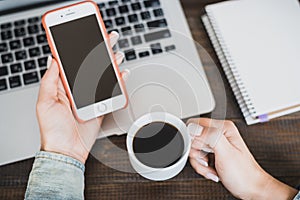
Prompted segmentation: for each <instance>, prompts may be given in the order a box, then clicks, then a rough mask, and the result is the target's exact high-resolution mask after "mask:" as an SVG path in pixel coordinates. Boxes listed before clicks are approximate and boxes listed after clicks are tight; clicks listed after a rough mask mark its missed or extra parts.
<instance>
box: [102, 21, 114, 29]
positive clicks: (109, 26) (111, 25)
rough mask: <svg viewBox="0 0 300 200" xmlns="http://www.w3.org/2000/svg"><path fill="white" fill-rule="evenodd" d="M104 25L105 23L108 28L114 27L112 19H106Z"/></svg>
mask: <svg viewBox="0 0 300 200" xmlns="http://www.w3.org/2000/svg"><path fill="white" fill-rule="evenodd" d="M104 25H105V27H106V28H112V27H113V22H112V20H110V19H108V20H104Z"/></svg>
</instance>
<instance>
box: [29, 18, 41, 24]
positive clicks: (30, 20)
mask: <svg viewBox="0 0 300 200" xmlns="http://www.w3.org/2000/svg"><path fill="white" fill-rule="evenodd" d="M27 21H28V23H29V24H32V23H37V22H38V21H39V17H31V18H29V19H28V20H27Z"/></svg>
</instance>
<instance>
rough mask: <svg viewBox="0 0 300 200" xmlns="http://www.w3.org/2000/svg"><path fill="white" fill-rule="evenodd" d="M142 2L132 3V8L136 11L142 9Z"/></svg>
mask: <svg viewBox="0 0 300 200" xmlns="http://www.w3.org/2000/svg"><path fill="white" fill-rule="evenodd" d="M141 8H142V7H141V4H140V3H139V2H136V3H133V4H131V9H132V10H134V11H136V10H141Z"/></svg>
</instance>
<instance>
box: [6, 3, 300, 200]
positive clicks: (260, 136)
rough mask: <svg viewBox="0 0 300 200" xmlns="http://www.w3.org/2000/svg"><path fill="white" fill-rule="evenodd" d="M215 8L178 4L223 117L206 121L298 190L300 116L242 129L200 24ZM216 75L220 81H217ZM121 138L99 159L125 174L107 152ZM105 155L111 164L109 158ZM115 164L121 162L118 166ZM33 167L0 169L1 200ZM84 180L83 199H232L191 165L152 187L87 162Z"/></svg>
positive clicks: (13, 195) (17, 191)
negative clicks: (234, 134)
mask: <svg viewBox="0 0 300 200" xmlns="http://www.w3.org/2000/svg"><path fill="white" fill-rule="evenodd" d="M166 1H171V0H166ZM215 2H218V1H215V0H214V1H212V0H182V6H183V8H184V11H185V14H186V17H187V20H188V23H189V25H190V28H191V30H192V34H193V37H194V40H195V41H196V42H197V43H198V44H200V45H201V46H202V48H201V47H199V48H198V50H199V55H200V57H201V59H202V61H203V64H204V67H205V71H206V73H207V76H208V79H209V81H210V85H211V87H212V90H213V92H214V94H215V96H216V97H217V98H216V99H217V108H216V109H217V110H219V111H220V113H221V114H220V115H219V112H213V113H212V114H211V115H206V116H207V117H209V116H213V117H216V118H218V117H220V118H221V117H222V116H221V115H222V110H224V109H225V110H226V113H225V114H226V118H227V119H229V120H233V121H234V122H235V124H236V125H237V127H238V128H239V130H240V132H241V134H242V136H243V138H244V140H245V141H246V143H247V145H248V146H249V148H250V150H251V152H252V153H253V155H254V156H255V158H256V159H257V161H258V162H259V164H260V165H261V166H262V167H263V168H264V169H265V170H266V171H267V172H269V173H271V174H272V175H273V176H275V177H276V178H278V179H279V180H281V181H284V182H285V183H287V184H289V185H291V186H293V187H296V186H299V185H300V170H299V169H300V113H299V112H298V113H295V114H292V115H288V116H285V117H281V118H278V119H275V120H272V121H271V122H269V123H265V124H257V125H253V126H247V125H246V124H245V121H244V119H243V117H242V115H241V112H240V110H239V108H238V105H237V103H236V100H235V99H234V96H233V93H232V92H231V90H230V88H229V85H228V82H227V80H226V78H225V76H224V73H223V71H222V68H221V66H220V63H219V61H218V59H217V57H216V54H215V52H214V50H213V48H212V45H211V43H210V41H209V39H208V36H207V34H206V32H205V29H204V27H203V25H202V22H201V20H200V16H201V13H203V8H204V6H205V5H207V4H210V3H215ZM208 55H209V56H210V57H211V58H212V60H211V59H209V57H208ZM213 61H214V62H213ZM214 63H216V66H217V67H215V64H214ZM216 69H217V71H219V73H220V74H221V77H219V76H217V74H216ZM217 78H218V79H219V78H221V79H223V82H224V87H225V91H226V94H224V96H225V97H226V99H227V102H226V104H224V105H222V103H220V102H219V101H223V100H222V99H224V96H220V94H222V87H221V86H220V84H219V83H216V82H218V81H216V79H217ZM220 104H221V106H220ZM214 113H217V114H214ZM223 113H224V112H223ZM125 138H126V137H125V136H119V137H118V136H115V137H111V138H110V139H109V140H107V141H104V142H103V141H102V143H103V145H106V146H105V147H106V151H105V152H103V153H102V154H103V155H102V158H103V159H107V160H108V161H110V162H108V163H109V164H111V165H114V166H116V165H118V166H119V167H120V168H121V169H122V167H123V168H124V169H125V168H126V169H127V165H128V160H127V158H124V157H123V156H122V155H121V154H118V153H117V152H116V153H115V154H114V151H110V146H112V144H114V145H117V146H118V147H120V148H121V149H125ZM100 143H101V142H100ZM104 143H105V144H104ZM108 154H109V157H113V158H114V159H109V158H107V156H106V155H108ZM105 156H106V157H105ZM118 160H119V162H116V161H118ZM32 163H33V159H29V160H25V161H21V162H18V163H14V164H10V165H6V166H2V167H0V199H23V197H24V193H25V189H26V184H27V179H28V175H29V173H30V170H31V167H32ZM85 177H86V179H85V197H86V199H235V198H233V197H232V196H231V195H230V193H229V192H228V191H227V190H226V189H225V188H224V187H223V186H222V184H221V183H213V182H212V181H209V180H205V179H204V178H203V177H201V176H200V175H198V174H196V173H195V172H194V170H193V169H192V168H191V166H190V164H189V163H188V164H186V167H185V168H184V170H183V171H182V173H180V174H179V175H178V176H176V177H175V178H173V179H171V180H168V181H164V182H152V181H148V180H145V179H144V178H142V177H140V176H139V175H137V174H135V173H129V172H128V173H127V172H120V171H117V170H114V169H112V168H110V167H108V166H106V165H103V164H101V163H100V162H99V161H98V160H97V159H95V158H94V157H93V156H90V157H89V159H88V161H87V163H86V172H85ZM245 181H247V180H245Z"/></svg>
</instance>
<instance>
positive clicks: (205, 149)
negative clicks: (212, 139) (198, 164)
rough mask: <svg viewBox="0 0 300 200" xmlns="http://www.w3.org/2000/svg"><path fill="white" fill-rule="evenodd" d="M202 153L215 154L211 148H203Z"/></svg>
mask: <svg viewBox="0 0 300 200" xmlns="http://www.w3.org/2000/svg"><path fill="white" fill-rule="evenodd" d="M201 151H204V152H206V153H213V152H214V150H212V149H211V148H209V147H202V148H201Z"/></svg>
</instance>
